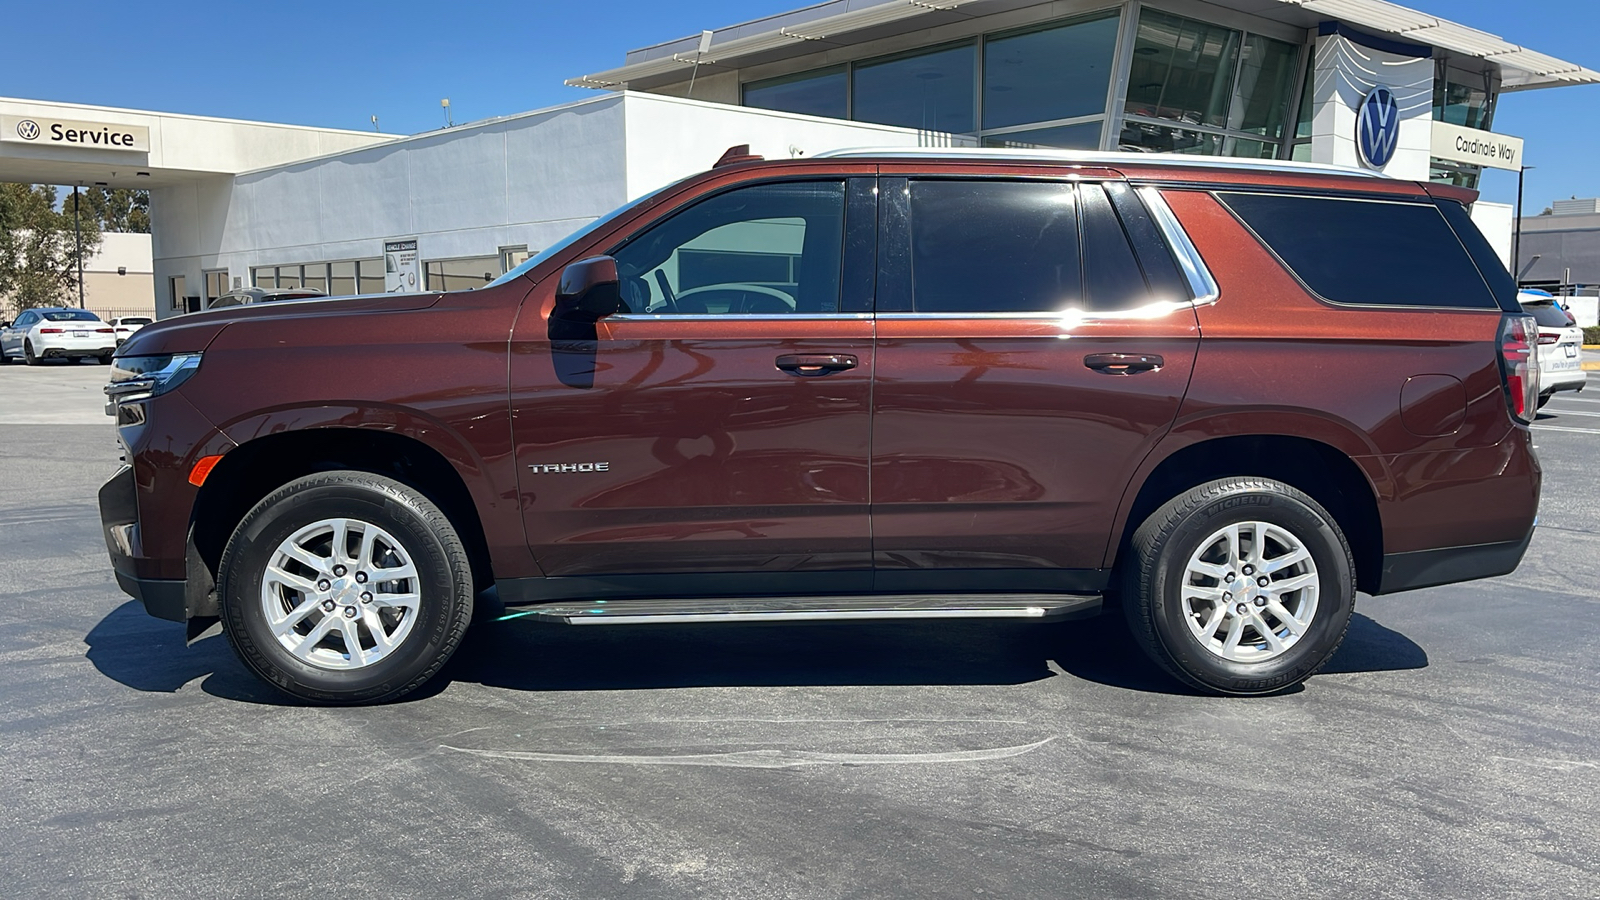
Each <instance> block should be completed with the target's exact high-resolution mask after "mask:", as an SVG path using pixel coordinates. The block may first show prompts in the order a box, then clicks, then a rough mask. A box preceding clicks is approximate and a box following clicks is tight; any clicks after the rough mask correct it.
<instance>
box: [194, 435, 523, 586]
mask: <svg viewBox="0 0 1600 900" xmlns="http://www.w3.org/2000/svg"><path fill="white" fill-rule="evenodd" d="M339 469H349V470H353V471H360V472H370V473H373V474H376V475H385V476H388V477H390V478H393V479H395V480H396V481H399V482H401V483H402V484H405V485H407V486H409V487H412V488H415V489H416V490H417V491H419V492H421V493H422V494H423V496H425V497H427V498H428V499H429V500H431V501H433V503H435V504H436V505H437V506H438V507H439V508H440V510H441V511H443V512H444V514H445V515H446V516H447V517H448V518H449V519H450V522H451V524H452V525H454V526H455V528H456V531H457V533H458V534H460V536H461V540H462V543H464V544H465V545H466V548H467V556H468V559H469V560H470V562H471V564H472V573H473V581H474V583H475V585H476V587H477V588H478V589H479V590H482V589H483V588H485V587H487V586H488V585H490V584H493V583H494V571H493V565H492V562H491V560H490V555H489V548H488V541H487V539H486V537H485V534H484V528H483V521H482V516H481V515H480V513H479V510H478V506H477V503H476V502H475V501H474V499H473V496H472V493H471V491H470V490H468V487H467V483H466V481H465V479H463V477H462V475H461V473H460V472H459V471H458V470H457V469H456V467H455V466H454V465H453V464H452V463H451V462H450V461H449V460H448V459H447V458H446V457H445V455H444V454H443V453H441V452H440V451H439V450H438V449H436V448H434V447H432V446H430V445H429V444H427V443H425V442H424V441H422V440H419V439H418V438H416V437H413V436H411V435H407V434H401V433H396V432H393V431H387V430H378V429H365V428H310V429H303V430H296V431H281V432H276V433H272V434H265V435H262V436H261V437H257V438H254V439H252V440H249V441H246V442H244V443H242V444H240V445H238V446H237V447H235V448H233V449H232V450H230V451H228V452H227V453H226V454H225V455H223V457H222V459H221V460H220V461H219V462H218V463H217V465H216V467H215V468H213V469H212V470H211V471H210V473H209V474H207V476H206V478H205V482H204V484H202V485H201V487H200V490H199V492H198V493H197V494H196V496H195V502H194V508H193V512H192V513H191V515H190V528H191V534H192V536H193V544H194V549H195V551H196V552H197V553H198V554H199V557H200V559H201V561H202V562H203V563H204V564H205V566H206V567H207V568H208V569H209V570H210V571H211V574H212V575H213V576H215V574H216V572H217V568H218V565H219V563H220V562H221V559H222V551H223V548H224V547H225V546H226V544H227V541H228V538H229V537H230V536H231V535H232V534H233V530H234V528H235V527H236V526H237V525H238V523H239V522H240V520H242V519H243V518H244V516H245V514H246V513H248V512H249V511H250V509H251V508H252V507H254V506H255V505H256V504H257V503H258V502H260V501H261V499H262V498H263V497H266V496H267V495H268V494H270V493H272V492H273V491H274V490H276V489H277V488H279V487H282V486H283V485H284V484H287V483H288V482H290V481H293V480H294V479H296V478H300V477H303V476H306V475H312V474H315V473H317V472H328V471H335V470H339Z"/></svg>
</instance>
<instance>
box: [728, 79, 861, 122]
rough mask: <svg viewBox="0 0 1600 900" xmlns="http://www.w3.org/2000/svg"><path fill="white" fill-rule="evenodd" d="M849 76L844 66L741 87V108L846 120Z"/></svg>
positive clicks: (754, 82)
mask: <svg viewBox="0 0 1600 900" xmlns="http://www.w3.org/2000/svg"><path fill="white" fill-rule="evenodd" d="M849 85H850V74H849V71H848V70H847V69H846V68H845V67H844V66H839V67H837V68H833V69H822V70H820V71H815V72H805V73H802V74H800V75H786V76H784V77H782V78H770V79H768V80H766V81H753V82H751V83H749V84H747V85H745V86H744V105H745V106H753V107H756V108H757V109H773V110H778V111H780V112H792V113H803V114H805V115H808V116H827V117H828V118H830V119H848V118H849V117H850V111H849V108H848V104H849V99H850V87H849Z"/></svg>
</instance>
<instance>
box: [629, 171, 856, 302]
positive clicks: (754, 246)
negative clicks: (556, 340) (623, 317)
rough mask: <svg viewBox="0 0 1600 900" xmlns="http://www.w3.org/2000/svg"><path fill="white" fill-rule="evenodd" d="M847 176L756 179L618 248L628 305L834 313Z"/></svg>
mask: <svg viewBox="0 0 1600 900" xmlns="http://www.w3.org/2000/svg"><path fill="white" fill-rule="evenodd" d="M844 204H845V186H844V182H843V181H806V182H790V183H779V184H758V185H751V186H748V187H743V188H737V189H735V190H731V191H728V192H726V193H722V194H717V195H716V196H713V197H710V198H708V199H706V200H702V201H701V202H699V203H696V204H695V205H694V206H691V207H689V208H688V209H686V210H682V211H680V212H677V213H674V214H673V215H672V216H670V217H669V218H667V219H666V220H665V221H661V222H657V223H655V224H653V225H651V226H650V227H649V228H648V229H647V230H646V231H644V232H643V233H641V234H639V235H637V236H635V237H632V238H630V239H629V240H628V241H627V243H625V244H623V245H622V246H621V247H619V248H617V249H616V250H614V251H613V252H612V254H611V255H612V256H613V257H615V258H616V260H617V273H618V275H620V276H621V278H622V297H623V303H624V305H625V307H626V309H625V311H626V312H632V313H645V314H652V315H675V314H676V315H685V314H689V315H770V314H785V313H813V314H817V313H834V312H838V310H839V280H840V263H841V259H842V247H843V242H844Z"/></svg>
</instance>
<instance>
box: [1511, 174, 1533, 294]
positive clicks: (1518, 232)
mask: <svg viewBox="0 0 1600 900" xmlns="http://www.w3.org/2000/svg"><path fill="white" fill-rule="evenodd" d="M1536 168H1538V166H1522V167H1521V168H1519V169H1517V226H1516V227H1515V228H1513V229H1512V230H1511V272H1512V277H1513V278H1514V279H1515V280H1516V282H1517V287H1522V275H1521V274H1519V273H1518V269H1519V268H1520V267H1521V266H1522V179H1523V176H1525V175H1527V174H1528V170H1529V169H1536Z"/></svg>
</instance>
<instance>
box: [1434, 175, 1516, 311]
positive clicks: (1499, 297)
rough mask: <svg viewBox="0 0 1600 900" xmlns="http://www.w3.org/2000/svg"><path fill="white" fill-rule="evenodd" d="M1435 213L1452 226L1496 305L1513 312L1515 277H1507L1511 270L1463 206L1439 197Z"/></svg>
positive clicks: (1514, 309)
mask: <svg viewBox="0 0 1600 900" xmlns="http://www.w3.org/2000/svg"><path fill="white" fill-rule="evenodd" d="M1439 212H1441V213H1443V214H1444V218H1445V221H1447V222H1449V223H1450V227H1451V228H1453V229H1455V233H1456V237H1458V238H1460V239H1461V245H1462V246H1463V247H1466V248H1467V253H1468V254H1470V255H1471V256H1472V261H1473V262H1475V263H1477V264H1478V274H1480V275H1482V276H1483V280H1484V281H1486V282H1488V283H1489V291H1490V292H1491V293H1493V294H1494V299H1495V300H1496V301H1498V302H1499V303H1500V308H1501V309H1502V310H1504V311H1506V312H1509V313H1514V312H1516V311H1517V282H1516V279H1514V278H1512V277H1511V271H1510V270H1509V269H1507V268H1506V264H1505V263H1503V262H1501V261H1500V255H1499V254H1497V253H1495V252H1494V247H1492V246H1490V245H1489V241H1488V239H1487V238H1485V237H1484V236H1483V232H1481V231H1479V230H1478V224H1477V223H1476V222H1474V221H1472V216H1471V215H1470V214H1469V213H1468V212H1467V208H1466V207H1465V206H1462V205H1461V204H1459V203H1457V202H1456V201H1454V200H1440V201H1439Z"/></svg>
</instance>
